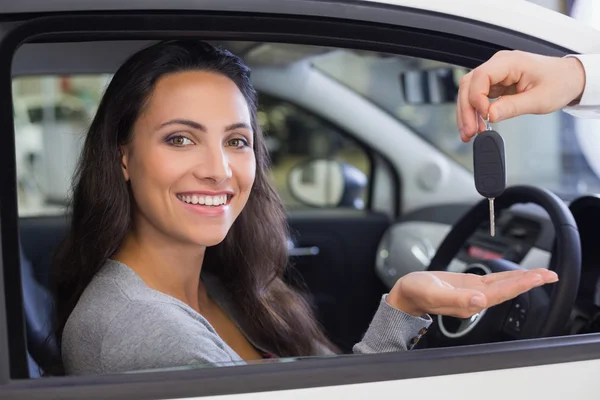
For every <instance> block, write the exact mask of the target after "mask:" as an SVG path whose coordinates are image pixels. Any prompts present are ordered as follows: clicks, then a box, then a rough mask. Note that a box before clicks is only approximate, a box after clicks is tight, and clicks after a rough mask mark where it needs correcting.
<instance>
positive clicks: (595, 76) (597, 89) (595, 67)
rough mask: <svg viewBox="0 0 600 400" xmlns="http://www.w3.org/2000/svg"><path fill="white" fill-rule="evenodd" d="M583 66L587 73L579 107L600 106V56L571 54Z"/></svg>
mask: <svg viewBox="0 0 600 400" xmlns="http://www.w3.org/2000/svg"><path fill="white" fill-rule="evenodd" d="M565 57H575V58H577V59H578V60H579V61H580V62H581V64H582V65H583V69H584V71H585V88H584V90H583V95H582V96H581V100H580V101H579V103H578V104H577V106H583V107H587V106H593V107H598V106H600V54H569V55H567V56H565Z"/></svg>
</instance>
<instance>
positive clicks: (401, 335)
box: [62, 260, 431, 375]
mask: <svg viewBox="0 0 600 400" xmlns="http://www.w3.org/2000/svg"><path fill="white" fill-rule="evenodd" d="M202 276H203V279H204V282H205V284H206V287H207V290H208V292H209V295H210V296H211V298H213V299H214V300H215V302H217V303H218V304H219V305H220V306H221V307H222V308H223V309H224V310H225V312H227V313H228V314H229V316H230V317H231V318H232V319H233V320H234V321H236V309H235V307H234V306H233V305H232V304H231V302H230V300H229V296H228V295H227V292H226V291H224V290H223V288H222V287H221V286H220V285H219V282H218V280H216V279H215V278H214V277H212V276H209V275H207V274H204V273H203V275H202ZM385 297H386V296H385V295H384V296H383V297H382V299H381V302H380V305H379V308H378V310H377V312H376V314H375V316H374V318H373V320H372V322H371V325H370V327H369V328H368V330H367V332H366V333H365V335H364V337H363V339H362V340H361V341H360V342H359V343H357V344H356V345H354V347H353V352H354V353H356V354H361V353H362V354H364V353H376V352H390V351H403V350H407V349H410V348H412V345H413V344H414V343H415V342H416V341H418V339H419V338H420V337H421V336H422V335H423V334H424V333H425V332H426V330H427V328H428V327H429V325H430V324H431V318H430V317H429V316H425V317H424V318H421V317H414V316H412V315H409V314H406V313H404V312H402V311H400V310H397V309H395V308H393V307H391V306H390V305H389V304H388V303H387V302H386V301H385ZM236 323H237V322H236ZM240 329H241V330H242V332H244V330H243V327H242V326H240ZM246 336H247V337H248V335H246ZM248 340H249V341H250V343H252V344H253V345H254V346H255V347H256V348H257V349H259V350H261V351H263V352H265V353H267V352H269V350H268V349H267V348H266V347H265V346H264V345H262V344H261V343H257V342H256V340H254V339H253V338H251V337H248ZM326 354H327V352H326V351H323V352H322V353H321V354H315V356H319V355H326ZM62 358H63V362H64V366H65V371H66V373H67V374H70V375H71V374H72V375H82V374H104V373H118V372H130V371H140V370H148V369H161V368H173V367H184V366H201V365H206V364H209V365H215V366H224V365H236V364H245V362H244V361H243V360H242V359H241V358H240V356H239V355H238V354H236V353H235V351H233V349H231V348H230V347H229V346H228V345H227V344H226V343H225V342H224V341H223V340H222V339H221V338H220V337H219V335H218V334H217V332H216V331H215V330H214V329H213V327H212V326H211V325H210V323H209V322H208V321H207V320H206V319H205V318H204V317H202V315H200V314H198V313H197V312H196V311H195V310H194V309H192V308H191V307H189V306H188V305H187V304H185V303H183V302H182V301H180V300H177V299H175V298H173V297H171V296H168V295H166V294H164V293H161V292H158V291H156V290H154V289H151V288H150V287H148V286H147V285H146V284H145V283H144V281H143V280H142V279H141V278H140V277H139V276H138V275H137V274H136V273H135V272H134V271H133V270H132V269H131V268H129V267H128V266H126V265H125V264H122V263H120V262H117V261H113V260H109V261H108V262H107V263H106V264H105V265H104V266H103V268H102V269H101V271H100V272H99V273H98V274H97V275H96V276H95V277H94V279H93V280H92V282H91V283H90V284H89V285H88V287H87V288H86V289H85V291H84V293H83V294H82V296H81V298H80V300H79V302H78V303H77V305H76V307H75V309H74V310H73V312H72V313H71V315H70V317H69V319H68V321H67V324H66V326H65V329H64V333H63V337H62Z"/></svg>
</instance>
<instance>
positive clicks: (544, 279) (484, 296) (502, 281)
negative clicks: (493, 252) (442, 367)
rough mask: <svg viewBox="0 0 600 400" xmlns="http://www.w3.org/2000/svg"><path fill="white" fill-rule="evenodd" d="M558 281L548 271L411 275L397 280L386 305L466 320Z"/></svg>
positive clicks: (417, 273) (431, 272)
mask: <svg viewBox="0 0 600 400" xmlns="http://www.w3.org/2000/svg"><path fill="white" fill-rule="evenodd" d="M556 281H558V275H556V273H555V272H553V271H549V270H547V269H536V270H531V271H524V270H523V271H508V272H499V273H494V274H488V275H484V276H480V275H475V274H464V273H456V272H443V271H424V272H412V273H410V274H408V275H405V276H404V277H402V278H400V279H399V280H398V281H397V282H396V284H395V285H394V287H393V288H392V290H391V291H390V293H389V295H388V296H387V302H388V303H389V304H390V305H391V306H392V307H395V308H397V309H399V310H402V311H404V312H406V313H409V314H412V315H414V316H422V315H425V314H436V315H447V316H451V317H458V318H468V317H470V316H472V315H474V314H476V313H478V312H480V311H481V310H483V309H484V308H489V307H492V306H495V305H497V304H500V303H503V302H505V301H507V300H510V299H512V298H514V297H516V296H518V295H519V294H521V293H524V292H527V291H529V290H531V289H533V288H534V287H537V286H541V285H544V284H547V283H553V282H556Z"/></svg>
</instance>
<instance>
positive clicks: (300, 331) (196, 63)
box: [53, 40, 333, 370]
mask: <svg viewBox="0 0 600 400" xmlns="http://www.w3.org/2000/svg"><path fill="white" fill-rule="evenodd" d="M188 70H201V71H208V72H215V73H218V74H221V75H224V76H226V77H228V78H229V79H231V80H232V81H233V82H234V83H235V84H236V85H237V87H238V88H239V90H240V91H241V93H242V94H243V95H244V97H245V99H246V102H247V104H248V107H249V109H250V114H251V118H252V128H253V130H254V152H255V156H256V160H257V167H256V178H255V182H254V186H253V188H252V192H251V195H250V197H249V199H248V202H247V204H246V206H245V208H244V209H243V211H242V212H241V214H240V215H239V217H238V218H237V220H236V221H235V223H234V224H233V226H232V228H231V230H230V231H229V232H228V234H227V236H226V238H225V240H224V241H223V242H221V243H220V244H218V245H216V246H214V247H210V248H208V249H207V251H206V254H205V260H204V264H203V266H202V268H203V270H204V269H206V270H209V271H211V272H212V273H214V274H215V275H217V276H218V277H219V278H220V280H221V281H222V283H223V284H224V285H225V287H226V288H227V289H228V291H229V293H230V294H231V296H232V298H233V300H234V302H235V303H236V304H237V306H238V307H239V308H240V310H241V311H242V314H243V315H245V316H247V317H246V318H247V320H246V321H244V322H245V323H246V325H247V326H248V327H249V329H248V330H249V334H250V335H252V336H253V337H255V338H256V339H257V340H258V341H260V342H261V343H264V344H265V345H266V346H269V347H270V348H271V349H272V350H273V351H275V352H276V353H277V355H278V356H280V357H290V356H307V355H313V354H315V353H317V346H325V347H329V348H333V346H332V345H331V343H330V342H329V341H328V340H327V338H326V337H325V335H324V334H323V332H322V331H321V329H320V327H319V325H318V323H317V322H316V320H315V318H314V317H313V313H312V310H311V307H310V305H309V303H308V302H307V301H306V300H305V298H304V297H303V296H302V295H301V294H300V292H298V291H296V290H295V289H292V288H291V287H290V286H288V285H287V284H286V283H285V281H284V273H285V268H286V266H287V264H288V257H287V247H286V238H287V224H286V219H285V212H284V208H283V205H282V202H281V200H280V198H279V196H278V194H277V192H276V191H275V190H274V189H273V187H272V186H271V185H270V183H269V181H268V178H267V170H268V168H269V156H268V152H267V148H266V145H265V140H264V137H263V134H262V132H261V130H260V127H259V126H258V123H257V95H256V92H255V90H254V88H253V87H252V84H251V82H250V70H249V68H248V67H247V66H246V65H244V63H243V62H242V60H241V59H240V58H238V57H236V56H235V55H233V54H231V53H230V52H228V51H226V50H223V49H220V48H216V47H213V46H211V45H209V44H207V43H204V42H201V41H198V40H178V41H167V42H160V43H158V44H155V45H152V46H150V47H148V48H146V49H143V50H141V51H139V52H138V53H136V54H135V55H133V56H132V57H131V58H129V59H128V60H127V61H126V62H125V63H124V64H123V65H122V66H121V67H120V68H119V70H118V71H117V72H116V74H115V75H114V77H113V78H112V80H111V82H110V84H109V86H108V87H107V89H106V92H105V94H104V97H103V98H102V101H101V102H100V105H99V107H98V111H97V113H96V116H95V118H94V120H93V122H92V124H91V126H90V129H89V132H88V134H87V136H86V139H85V144H84V147H83V151H82V154H81V158H80V160H79V164H78V167H77V169H76V172H75V175H74V180H73V190H72V197H71V201H70V207H71V209H72V216H71V222H70V231H69V234H68V237H67V238H66V240H65V241H64V242H63V243H62V245H61V246H60V247H59V249H58V251H57V253H56V255H55V258H54V263H53V277H54V283H55V284H54V291H55V301H56V304H55V307H56V338H57V340H58V343H59V344H60V339H61V336H62V332H63V329H64V326H65V323H66V321H67V319H68V317H69V315H70V314H71V312H72V311H73V309H74V307H75V305H76V304H77V301H78V300H79V298H80V296H81V294H82V293H83V291H84V289H85V288H86V286H87V285H88V284H89V283H90V281H91V280H92V278H93V277H94V275H95V274H96V273H97V272H98V271H99V270H100V268H101V267H102V265H103V264H104V263H105V262H106V261H107V259H108V258H109V257H111V256H112V255H113V254H114V253H115V252H116V250H117V249H118V248H119V246H120V245H121V242H122V240H123V239H124V237H125V235H126V233H127V232H128V230H129V228H130V224H131V221H132V215H131V213H132V206H131V201H132V200H131V198H130V189H129V185H128V184H127V183H126V182H125V180H124V179H123V175H122V171H121V166H120V162H121V157H120V152H119V149H120V146H122V145H124V144H126V143H128V141H129V140H130V139H131V132H132V127H133V125H134V122H135V121H136V119H137V118H138V115H139V114H140V111H141V110H142V109H143V107H144V106H145V103H146V101H147V100H148V98H149V96H150V95H151V93H152V90H153V88H154V85H155V84H156V82H157V80H158V79H159V78H160V77H162V76H163V75H165V74H170V73H175V72H180V71H188ZM55 370H56V369H55ZM59 370H62V367H60V369H59Z"/></svg>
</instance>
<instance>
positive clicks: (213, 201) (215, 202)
mask: <svg viewBox="0 0 600 400" xmlns="http://www.w3.org/2000/svg"><path fill="white" fill-rule="evenodd" d="M177 198H178V199H179V200H182V201H185V202H186V203H188V204H200V205H203V206H213V207H216V206H220V205H221V204H226V203H227V195H226V194H223V195H219V196H202V195H195V194H194V195H192V196H184V195H181V194H178V195H177Z"/></svg>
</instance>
